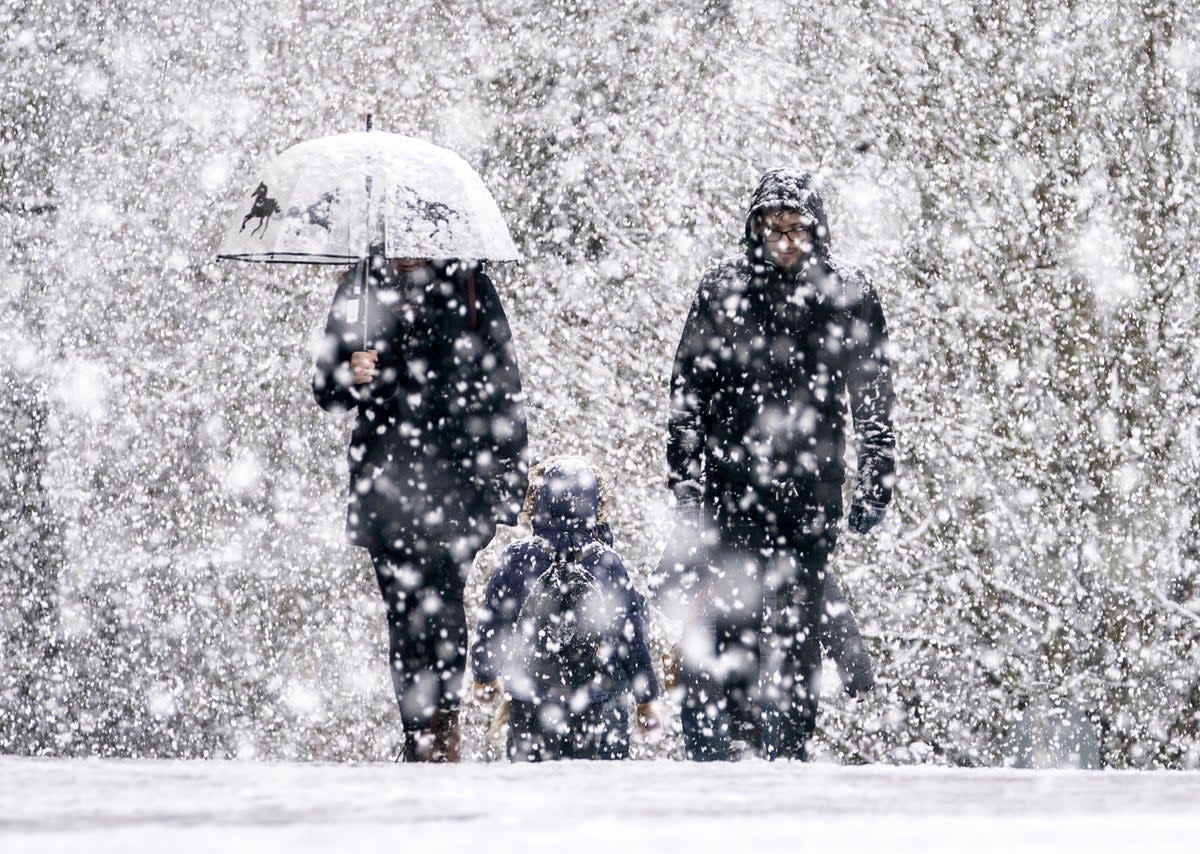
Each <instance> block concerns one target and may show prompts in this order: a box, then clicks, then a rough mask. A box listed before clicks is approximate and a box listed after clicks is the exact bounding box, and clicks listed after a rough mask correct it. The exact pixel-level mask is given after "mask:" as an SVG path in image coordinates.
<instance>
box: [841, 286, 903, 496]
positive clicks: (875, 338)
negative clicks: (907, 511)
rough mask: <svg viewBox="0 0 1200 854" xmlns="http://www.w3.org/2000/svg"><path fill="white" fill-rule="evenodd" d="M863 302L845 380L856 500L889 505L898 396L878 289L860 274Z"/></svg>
mask: <svg viewBox="0 0 1200 854" xmlns="http://www.w3.org/2000/svg"><path fill="white" fill-rule="evenodd" d="M857 275H858V277H859V281H860V286H861V287H862V289H863V298H862V300H861V301H860V302H859V303H858V304H857V305H856V306H855V308H854V310H853V311H852V313H851V329H850V349H851V354H850V366H849V373H848V376H847V378H846V380H847V382H846V384H847V388H848V390H849V393H850V411H851V414H852V415H853V418H854V437H855V442H856V445H857V448H858V484H857V488H856V489H855V493H854V498H855V500H860V501H861V500H866V501H871V502H874V503H876V504H880V505H886V504H887V503H888V502H890V501H891V500H892V486H893V484H894V482H895V479H896V462H895V450H896V436H895V433H894V431H893V429H892V410H893V408H894V407H895V402H896V398H895V393H894V391H893V389H892V365H891V360H890V358H889V356H888V331H887V322H886V321H885V320H884V317H883V306H882V305H881V304H880V302H879V297H878V296H877V295H876V293H875V289H874V288H872V287H871V285H870V283H869V282H867V281H866V277H865V276H863V275H862V274H861V273H859V274H857Z"/></svg>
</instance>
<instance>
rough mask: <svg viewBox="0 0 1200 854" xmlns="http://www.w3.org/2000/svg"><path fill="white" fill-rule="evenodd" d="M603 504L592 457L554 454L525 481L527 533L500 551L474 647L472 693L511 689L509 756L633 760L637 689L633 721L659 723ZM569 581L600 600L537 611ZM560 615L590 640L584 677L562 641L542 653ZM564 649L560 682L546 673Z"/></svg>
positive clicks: (635, 605)
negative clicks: (529, 531) (631, 711)
mask: <svg viewBox="0 0 1200 854" xmlns="http://www.w3.org/2000/svg"><path fill="white" fill-rule="evenodd" d="M604 510H605V508H604V501H603V499H602V489H601V481H600V478H599V476H598V475H597V473H596V472H595V470H594V469H593V468H592V466H591V465H590V464H588V462H587V461H586V460H583V459H579V458H576V457H561V458H556V459H551V460H547V461H546V462H545V463H543V464H542V465H541V466H538V467H536V468H535V469H534V471H533V472H532V473H531V477H530V486H529V495H528V497H527V500H526V505H525V514H526V515H527V517H528V519H529V522H530V524H531V527H532V530H533V533H532V536H530V537H526V538H525V539H522V540H518V541H516V542H514V543H512V544H511V545H510V546H509V547H508V548H507V549H505V551H504V554H503V556H502V557H501V559H500V565H499V567H498V568H497V569H496V571H495V572H494V573H493V574H492V576H491V578H490V579H489V581H488V585H487V590H486V592H485V594H484V602H483V608H482V610H481V612H480V615H479V621H478V625H477V630H476V640H475V644H474V646H473V647H472V650H471V660H472V669H473V671H474V675H475V696H476V697H477V698H478V699H480V700H481V701H483V702H490V701H491V700H493V699H495V697H496V696H497V695H498V694H499V693H500V692H501V690H503V692H504V694H505V695H506V696H507V698H508V703H509V708H508V756H509V759H510V760H512V761H514V762H517V761H529V762H536V761H540V760H544V759H624V758H626V757H627V756H628V755H629V713H628V697H629V695H630V694H632V695H633V697H634V699H635V700H636V701H637V704H638V705H637V721H638V725H639V726H640V727H641V728H643V729H647V730H649V729H654V728H656V727H657V726H658V714H657V710H656V704H655V702H654V701H655V699H656V698H657V697H658V694H659V685H658V680H657V678H656V676H655V674H654V670H653V667H652V665H651V659H650V649H649V646H648V643H647V626H646V604H645V600H644V599H643V598H642V597H641V595H640V594H639V593H638V592H637V591H636V590H635V589H634V587H633V583H632V581H631V580H630V578H629V573H628V572H627V571H626V569H625V565H624V563H623V562H622V561H621V557H620V555H619V554H617V552H616V551H615V550H614V549H613V548H612V533H611V531H610V530H609V529H608V525H607V524H606V522H605V512H604ZM568 579H569V580H568ZM548 582H552V583H548ZM571 585H582V586H583V587H584V588H587V587H591V588H593V589H594V594H595V595H594V596H593V597H592V598H593V599H594V600H595V601H594V602H593V603H592V604H587V605H585V604H581V605H579V606H578V607H573V608H571V609H566V608H563V610H564V611H568V610H569V612H567V613H561V614H545V613H542V612H540V611H538V607H542V609H543V611H544V604H545V603H546V602H554V601H556V600H555V596H557V595H560V594H565V593H566V592H567V590H568V587H570V586H571ZM557 601H565V600H557ZM581 601H582V600H581ZM585 612H586V613H585ZM585 617H586V619H585ZM564 618H565V619H566V620H567V622H568V623H570V627H572V628H575V626H574V621H575V620H576V619H577V618H578V622H579V626H578V628H579V629H580V632H581V633H583V634H587V637H588V638H590V639H591V640H589V641H588V642H587V644H590V646H588V645H587V644H585V646H586V647H587V649H588V650H589V651H590V660H591V661H592V662H593V664H592V666H591V667H590V668H589V670H588V672H583V671H582V670H581V669H580V667H579V666H578V665H577V664H574V663H573V660H572V662H568V661H567V660H566V659H567V657H568V656H567V652H566V650H567V646H568V645H569V644H568V643H566V642H564V643H561V644H559V643H554V644H551V645H550V650H551V652H550V653H549V654H547V653H546V651H545V641H546V636H547V634H548V633H553V632H554V631H555V628H556V627H558V626H560V625H561V624H562V623H561V621H562V620H563V619H564ZM547 620H549V622H548V621H547ZM585 623H586V624H587V625H584V624H585ZM585 630H586V631H585ZM560 652H561V654H562V656H563V659H564V660H563V661H562V662H561V666H562V668H563V671H564V673H566V675H565V676H564V675H563V673H560V674H557V675H558V676H559V677H560V678H559V680H558V686H559V687H558V689H556V688H555V687H553V686H550V687H548V684H547V674H546V673H545V672H544V671H545V670H546V662H547V661H549V662H550V663H551V664H554V665H558V664H560V662H556V661H555V660H554V656H555V655H557V654H559V653H560ZM539 655H540V656H541V657H540V658H539ZM547 655H549V657H547ZM567 671H569V673H568V672H567ZM581 674H582V675H581ZM571 677H578V678H571ZM551 681H553V680H551Z"/></svg>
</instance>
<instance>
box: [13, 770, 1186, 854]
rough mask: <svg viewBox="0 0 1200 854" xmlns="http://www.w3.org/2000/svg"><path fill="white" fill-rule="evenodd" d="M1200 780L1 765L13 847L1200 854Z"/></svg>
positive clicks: (1103, 775) (1045, 774) (1178, 776)
mask: <svg viewBox="0 0 1200 854" xmlns="http://www.w3.org/2000/svg"><path fill="white" fill-rule="evenodd" d="M1198 838H1200V774H1195V773H1187V772H1181V773H1173V772H1076V771H1006V770H962V769H938V768H911V767H908V768H894V767H881V766H874V767H857V768H851V767H837V766H829V765H807V766H805V765H793V764H786V763H777V764H767V763H763V762H758V761H752V762H743V763H738V764H733V765H725V766H700V765H694V764H686V763H673V762H625V763H612V764H588V763H558V764H548V765H541V766H521V767H513V766H510V765H506V764H496V765H484V764H464V765H459V766H420V767H418V766H406V765H391V764H376V765H324V764H297V763H257V762H198V761H189V762H183V761H125V760H39V759H18V758H0V850H2V851H4V852H8V853H9V854H15V852H26V851H37V852H41V851H47V852H49V851H53V852H61V851H88V852H91V853H92V854H96V852H104V851H123V852H124V851H156V852H180V851H193V850H194V851H254V852H268V851H288V852H304V851H334V850H344V851H381V852H382V851H387V852H389V854H399V852H433V851H437V852H443V851H467V850H471V851H509V850H517V849H520V850H522V851H562V852H564V854H579V852H582V851H592V850H604V851H609V852H614V854H615V852H621V851H626V850H630V849H634V850H654V851H659V852H663V854H673V852H684V851H689V852H690V851H693V850H702V851H714V850H722V851H760V850H778V851H807V850H826V851H839V852H840V851H845V850H864V851H887V852H889V854H898V852H907V851H922V852H925V851H948V852H950V851H952V852H964V851H969V852H972V854H976V852H980V851H1004V852H1013V854H1015V852H1025V851H1055V852H1058V851H1076V850H1079V851H1090V852H1095V851H1110V850H1111V851H1121V852H1128V851H1130V850H1131V849H1136V850H1138V851H1142V852H1150V851H1154V852H1157V851H1188V852H1193V851H1195V850H1196V844H1197V843H1196V840H1197V839H1198Z"/></svg>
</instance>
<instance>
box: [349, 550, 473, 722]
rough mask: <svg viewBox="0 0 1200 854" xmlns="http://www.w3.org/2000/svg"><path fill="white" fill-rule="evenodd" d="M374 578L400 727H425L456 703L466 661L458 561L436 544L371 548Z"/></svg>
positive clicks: (463, 572)
mask: <svg viewBox="0 0 1200 854" xmlns="http://www.w3.org/2000/svg"><path fill="white" fill-rule="evenodd" d="M370 553H371V561H372V563H374V565H375V579H376V581H378V582H379V592H380V593H381V594H382V595H383V601H384V604H385V605H386V606H387V627H388V656H389V657H388V660H389V661H390V663H391V673H392V687H393V689H394V690H395V692H396V702H397V703H398V704H399V706H400V716H401V718H402V720H403V721H404V729H405V730H406V731H408V732H412V731H415V730H423V729H428V728H429V726H430V719H431V718H432V716H433V714H434V712H436V711H439V710H441V711H449V710H452V709H456V708H458V705H459V702H460V701H461V700H462V691H463V676H464V674H465V672H466V663H467V619H466V611H465V609H464V606H463V586H464V582H465V579H466V570H467V569H468V568H469V566H470V564H469V563H468V564H467V566H465V567H464V566H460V565H459V564H458V562H456V561H455V560H454V558H453V557H452V555H451V553H450V551H449V550H448V549H447V548H445V547H444V546H441V545H433V544H424V543H423V544H421V545H418V546H414V547H413V548H411V549H400V548H373V549H371V550H370Z"/></svg>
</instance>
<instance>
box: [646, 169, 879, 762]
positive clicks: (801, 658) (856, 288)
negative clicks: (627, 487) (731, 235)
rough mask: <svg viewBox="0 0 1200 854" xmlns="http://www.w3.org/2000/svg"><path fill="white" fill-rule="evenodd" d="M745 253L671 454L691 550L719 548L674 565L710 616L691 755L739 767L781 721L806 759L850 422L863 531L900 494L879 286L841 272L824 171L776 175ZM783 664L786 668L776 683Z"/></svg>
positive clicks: (855, 524)
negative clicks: (737, 757) (820, 180)
mask: <svg viewBox="0 0 1200 854" xmlns="http://www.w3.org/2000/svg"><path fill="white" fill-rule="evenodd" d="M745 244H746V254H745V255H744V256H742V257H738V258H735V259H733V260H729V261H726V262H723V263H720V264H718V265H716V266H714V267H712V268H710V269H709V270H708V271H707V272H706V273H705V275H704V277H703V279H702V280H701V282H700V287H699V290H698V292H697V294H696V298H695V301H694V302H693V304H692V308H691V311H690V313H689V315H688V319H687V323H686V325H685V327H684V331H683V336H682V339H681V340H680V343H679V348H678V351H677V353H676V357H675V364H674V369H673V373H672V377H671V412H670V422H669V425H668V430H669V439H668V448H667V457H668V463H669V468H670V475H669V483H670V487H671V490H672V492H673V493H674V496H675V498H676V502H677V507H678V512H679V514H680V518H681V522H683V525H682V529H683V531H685V532H687V533H684V534H682V537H681V539H686V540H687V541H688V542H692V543H696V542H700V541H701V540H702V539H703V537H704V533H705V531H706V530H707V531H708V532H709V538H710V539H713V540H715V545H714V546H713V548H712V549H711V550H709V551H707V552H706V559H705V560H703V561H699V560H689V559H686V558H685V559H678V558H679V555H678V553H676V554H675V556H674V558H673V559H671V560H668V561H666V562H665V563H666V564H667V565H666V566H665V569H666V570H667V572H668V573H669V574H670V573H672V572H673V573H674V574H675V575H676V578H675V581H676V582H677V589H680V590H682V591H683V592H684V598H685V599H686V598H688V597H689V596H690V597H691V598H692V599H693V600H694V602H695V603H697V605H696V607H697V608H699V613H696V612H693V617H692V619H690V624H691V625H690V626H689V629H688V632H687V634H686V636H685V641H684V644H683V647H682V661H681V669H680V676H681V679H682V681H683V682H684V684H685V686H686V687H687V694H686V698H685V702H684V708H683V723H684V736H685V742H686V746H687V752H688V755H689V757H691V758H695V759H724V758H728V757H729V756H730V755H731V746H730V743H731V740H732V739H734V738H736V737H738V736H739V734H740V733H743V732H745V733H750V734H751V735H752V736H753V737H762V732H763V731H764V730H765V729H766V726H765V725H764V721H766V720H768V719H769V720H772V721H774V720H777V721H778V750H779V755H781V756H783V757H785V758H795V759H803V758H805V756H806V752H805V745H806V742H807V740H808V738H809V736H810V734H811V733H812V730H813V727H814V724H815V719H816V709H817V697H816V696H815V691H813V690H811V688H812V687H813V685H814V683H815V673H816V671H817V669H818V667H819V665H820V643H819V640H818V631H817V627H818V625H819V620H820V614H821V607H822V588H823V580H824V575H825V570H826V564H827V562H828V558H829V554H830V552H831V550H832V549H833V545H834V540H835V536H836V526H837V524H838V522H839V520H840V518H841V515H842V483H843V481H844V478H845V462H844V459H843V457H844V453H845V441H846V440H845V431H846V426H847V414H849V415H851V416H852V418H853V427H854V434H855V438H856V440H857V452H858V480H857V485H856V489H855V491H854V498H853V501H852V504H851V508H850V514H849V519H848V523H849V527H850V528H851V530H854V531H856V532H858V533H866V532H867V531H869V530H871V529H872V528H873V527H875V526H876V525H878V524H879V522H880V521H882V519H883V516H884V512H885V508H886V507H887V505H888V502H889V501H890V500H891V497H892V484H893V480H894V463H893V449H894V445H895V440H894V436H893V433H892V424H891V412H892V406H893V393H892V383H891V375H890V364H889V360H888V354H887V327H886V325H885V323H884V318H883V309H882V307H881V306H880V303H879V299H878V297H877V296H876V294H875V291H874V290H873V289H872V287H871V285H870V283H869V282H868V281H867V279H866V277H865V276H864V275H863V274H862V273H861V272H858V271H851V270H842V269H839V268H837V267H835V266H834V264H833V262H832V261H831V259H830V256H829V229H828V224H827V222H826V219H825V211H824V207H823V204H822V202H821V198H820V196H819V195H818V194H817V192H816V191H815V189H814V188H813V185H812V179H811V177H810V176H809V175H808V174H807V173H803V172H798V171H794V170H790V169H775V170H772V171H770V172H767V173H766V174H765V175H764V176H763V178H762V181H761V182H760V184H759V186H758V188H757V189H756V190H755V192H754V195H753V198H752V200H751V204H750V211H749V215H748V216H747V219H746V230H745ZM847 398H848V401H847ZM693 557H694V555H693ZM764 600H766V601H767V602H768V603H769V606H768V607H764V604H763V603H764ZM768 648H772V649H775V650H776V651H777V652H778V653H781V654H780V655H768V654H767V653H766V650H767V649H768ZM775 658H781V659H782V662H783V663H782V666H781V671H782V672H780V673H778V674H774V673H763V672H761V671H762V668H761V666H760V665H761V664H762V663H763V662H765V661H767V660H772V659H775Z"/></svg>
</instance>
